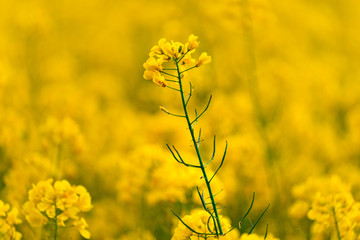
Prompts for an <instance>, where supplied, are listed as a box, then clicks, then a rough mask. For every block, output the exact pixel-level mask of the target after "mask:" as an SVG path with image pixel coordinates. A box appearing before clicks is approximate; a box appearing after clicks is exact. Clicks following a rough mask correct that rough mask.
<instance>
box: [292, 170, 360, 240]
mask: <svg viewBox="0 0 360 240" xmlns="http://www.w3.org/2000/svg"><path fill="white" fill-rule="evenodd" d="M293 194H294V196H295V197H296V198H297V201H296V202H295V204H294V205H293V206H292V207H291V208H290V211H289V213H290V214H291V215H292V216H294V217H304V214H306V216H307V218H308V219H310V220H312V221H313V224H312V226H311V231H312V236H313V238H314V239H315V238H317V237H324V236H327V235H330V236H331V235H333V236H339V237H340V238H341V239H357V237H358V235H359V233H360V232H359V229H360V202H356V201H355V200H354V198H353V195H352V194H351V191H350V186H349V185H346V184H344V183H343V182H342V181H341V180H340V179H339V178H338V177H337V176H333V177H331V178H316V179H314V178H310V179H308V180H307V181H306V182H305V183H303V184H299V185H297V186H295V187H294V188H293Z"/></svg>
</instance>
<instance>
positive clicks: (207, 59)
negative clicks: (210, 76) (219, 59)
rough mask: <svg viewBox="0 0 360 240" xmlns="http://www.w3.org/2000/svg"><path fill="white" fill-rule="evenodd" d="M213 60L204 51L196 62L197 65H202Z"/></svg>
mask: <svg viewBox="0 0 360 240" xmlns="http://www.w3.org/2000/svg"><path fill="white" fill-rule="evenodd" d="M210 62H211V57H210V56H208V55H207V53H206V52H203V53H202V54H201V55H200V57H199V60H198V61H197V62H196V67H200V66H201V65H203V64H208V63H210Z"/></svg>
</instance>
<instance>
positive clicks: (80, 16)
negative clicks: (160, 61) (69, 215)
mask: <svg viewBox="0 0 360 240" xmlns="http://www.w3.org/2000/svg"><path fill="white" fill-rule="evenodd" d="M359 13H360V4H359V3H358V2H357V1H354V0H348V1H325V0H314V1H306V0H302V1H300V0H295V1H282V0H281V1H268V0H239V1H235V0H222V1H215V0H209V1H190V0H179V1H163V0H162V1H146V0H133V1H115V0H102V1H100V0H86V1H85V0H79V1H69V0H62V1H45V0H18V1H10V0H2V1H0V100H1V101H0V199H2V200H4V201H6V202H9V203H10V204H11V205H13V206H17V207H18V208H19V209H21V206H22V204H23V203H24V202H25V201H26V199H27V192H28V190H29V189H30V188H31V186H32V184H35V183H37V182H38V181H40V180H46V179H48V178H50V177H53V176H57V177H58V178H59V179H67V180H68V181H69V182H70V183H72V184H81V185H83V186H85V187H86V189H87V190H88V191H89V193H90V195H91V196H92V201H93V205H94V208H93V209H92V210H91V212H89V213H88V214H87V217H86V218H87V221H88V223H89V230H90V232H91V234H92V239H109V240H110V239H170V238H171V236H172V233H173V230H174V227H175V226H176V225H177V219H176V218H175V217H174V216H173V215H172V214H171V212H170V209H173V210H175V211H177V212H178V213H179V214H180V215H184V214H188V213H189V212H190V211H191V210H193V209H195V208H198V207H200V205H199V200H198V199H197V195H196V192H194V187H195V186H196V185H197V184H198V183H199V182H200V181H201V180H199V178H200V175H199V173H198V172H196V171H195V172H194V171H193V170H190V169H186V168H184V167H183V166H181V165H179V164H177V163H176V162H175V161H174V160H173V159H172V157H171V154H170V153H169V152H168V151H167V149H166V146H165V143H170V144H174V145H176V146H179V148H180V149H181V150H182V152H184V155H187V156H188V158H192V157H194V155H193V152H192V151H191V150H192V149H191V148H190V147H191V146H190V145H191V143H190V137H189V135H188V133H187V129H186V125H185V123H184V122H182V121H181V120H179V119H174V118H172V117H171V116H168V115H166V114H164V113H162V112H161V111H159V106H160V105H161V106H165V107H166V108H168V109H173V110H175V111H176V110H177V109H180V100H179V96H178V95H177V94H176V92H173V91H171V90H169V89H163V88H161V87H158V86H156V85H154V84H153V83H151V82H150V81H146V80H144V79H143V77H142V75H143V71H144V69H143V66H142V65H143V63H144V62H145V60H146V59H147V58H148V53H149V50H150V48H151V47H152V46H153V45H155V44H156V43H157V41H158V40H159V39H160V38H163V37H165V38H167V39H168V40H174V41H180V42H186V41H187V37H188V36H189V35H190V34H191V33H193V34H195V35H196V36H198V37H199V40H200V46H199V52H201V51H206V52H207V53H208V54H209V55H211V56H212V62H211V63H210V64H208V65H206V66H204V67H202V68H201V69H199V70H198V71H194V72H190V73H189V76H188V78H189V79H191V82H192V83H193V85H194V87H195V88H194V106H200V107H201V106H203V105H205V104H206V101H207V99H208V96H209V95H210V94H213V101H212V105H211V106H210V108H209V110H208V112H207V113H206V115H204V118H202V120H201V121H200V122H199V125H200V126H201V127H202V129H203V137H204V142H203V143H202V144H203V145H202V151H203V154H204V155H205V156H206V155H209V156H211V147H212V137H213V135H214V134H216V136H217V139H218V140H217V143H218V149H219V150H218V152H217V155H216V156H217V159H218V160H217V161H220V159H219V158H221V154H222V153H221V151H222V150H221V148H222V147H223V146H224V145H225V140H228V142H229V152H228V157H227V159H226V161H225V164H224V166H223V168H222V169H221V171H220V172H219V176H218V179H217V182H216V184H214V185H215V186H214V188H216V189H218V190H220V189H224V190H223V191H222V192H221V193H220V194H219V195H218V196H217V197H218V199H219V201H220V202H221V204H222V205H225V206H226V208H225V209H223V210H222V214H223V215H225V216H227V217H229V218H230V220H231V222H232V223H233V225H234V226H236V225H238V221H239V220H240V219H241V217H242V216H243V215H244V213H245V212H246V210H247V208H248V206H249V204H250V202H251V198H252V193H253V192H255V193H256V199H255V204H254V208H253V210H252V212H251V213H250V216H249V218H250V219H251V221H252V222H255V221H256V219H257V217H258V216H259V214H260V213H261V212H262V210H263V209H264V208H265V207H266V206H267V204H268V203H271V207H270V210H269V211H268V212H267V214H266V215H265V217H264V218H263V219H262V220H261V222H260V224H259V225H258V226H257V227H256V229H255V232H256V233H259V234H264V233H265V229H266V224H269V232H272V233H273V234H274V235H275V236H277V237H279V238H280V239H337V237H336V235H334V234H333V233H332V232H333V230H331V227H330V230H324V231H322V232H321V234H318V233H317V234H315V233H314V231H315V230H314V227H313V223H314V222H313V221H311V220H309V219H308V218H307V215H306V212H307V211H308V210H309V208H310V205H311V203H312V199H313V196H315V195H316V192H317V191H320V190H321V189H322V188H329V189H330V188H331V187H324V186H327V185H326V184H325V185H324V184H322V182H327V181H330V182H331V181H335V182H336V184H340V185H341V184H344V185H346V186H349V189H352V190H348V191H351V193H352V194H353V197H354V199H355V201H356V200H359V198H360V193H359V190H360V169H359V162H360V80H359V79H360V68H359V66H360V61H359V60H360V58H359V57H360V47H359V42H360V31H359V29H360V25H359V22H360V19H359ZM215 167H216V165H214V169H215ZM309 179H310V180H309ZM333 179H337V180H333ZM339 182H340V183H339ZM315 183H316V184H315ZM306 184H307V185H309V186H312V185H314V186H318V188H319V189H317V188H316V187H314V186H312V187H313V188H314V189H312V190H306V189H308V188H306V187H304V186H305V185H306ZM336 184H335V185H336ZM341 186H342V185H341ZM301 187H303V188H301ZM299 188H301V189H302V190H301V189H300V190H299ZM346 189H348V188H346ZM300 200H301V201H302V203H303V205H301V204H300V205H299V204H297V203H299V201H300ZM294 204H295V205H294ZM296 204H297V205H296ZM359 216H360V215H359ZM356 226H358V225H356ZM359 226H360V223H359ZM18 228H19V229H20V230H19V231H20V232H22V233H23V239H37V238H36V237H34V236H33V235H32V234H30V233H29V232H31V227H30V226H29V225H28V224H27V223H26V221H23V224H21V225H20V226H19V227H18ZM250 228H251V222H250V221H249V220H246V222H244V223H242V228H241V229H240V232H241V233H242V232H247V231H248V230H249V229H250ZM354 228H355V227H354ZM354 231H355V230H354ZM66 234H68V235H66ZM66 234H65V233H64V235H63V236H61V237H63V238H61V239H69V238H70V237H69V236H71V237H72V239H78V238H79V239H80V236H79V235H78V234H76V233H74V234H73V233H72V232H71V231H70V232H67V233H66ZM349 239H351V238H349ZM353 239H355V238H353Z"/></svg>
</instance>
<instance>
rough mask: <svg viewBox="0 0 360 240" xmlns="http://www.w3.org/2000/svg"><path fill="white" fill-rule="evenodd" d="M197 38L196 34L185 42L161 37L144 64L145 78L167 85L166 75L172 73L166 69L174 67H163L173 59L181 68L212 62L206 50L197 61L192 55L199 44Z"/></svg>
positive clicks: (162, 85)
mask: <svg viewBox="0 0 360 240" xmlns="http://www.w3.org/2000/svg"><path fill="white" fill-rule="evenodd" d="M197 39H198V37H197V36H195V35H194V34H191V35H190V36H189V38H188V42H187V43H185V44H183V43H180V42H174V41H170V42H169V41H166V39H165V38H162V39H160V40H159V42H158V45H155V46H154V47H152V48H151V50H150V54H149V58H148V59H147V60H146V62H145V63H144V65H143V66H144V68H145V72H144V78H145V79H146V80H152V81H153V82H154V83H156V84H157V85H159V86H161V87H166V86H167V82H166V80H167V79H166V78H165V76H164V75H167V76H171V74H168V73H167V72H165V70H174V69H165V68H164V67H163V64H164V63H167V62H171V61H173V62H174V63H176V64H178V65H179V66H180V67H181V68H180V70H185V69H186V68H187V67H189V68H194V67H200V66H201V65H203V64H207V63H209V62H211V57H210V56H208V55H207V53H206V52H203V53H202V54H201V55H200V57H199V59H198V60H197V61H196V60H195V59H194V58H192V57H191V54H192V53H193V52H195V50H196V48H197V47H198V46H199V41H197ZM191 65H192V66H191Z"/></svg>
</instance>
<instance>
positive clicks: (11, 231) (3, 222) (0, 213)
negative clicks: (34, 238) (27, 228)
mask: <svg viewBox="0 0 360 240" xmlns="http://www.w3.org/2000/svg"><path fill="white" fill-rule="evenodd" d="M18 214H19V210H18V209H17V208H16V207H13V208H12V209H11V210H10V205H9V204H7V203H4V202H3V201H2V200H0V239H3V240H20V239H21V237H22V234H21V233H19V232H17V231H16V229H15V225H18V224H20V223H21V222H22V221H21V219H19V216H18Z"/></svg>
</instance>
